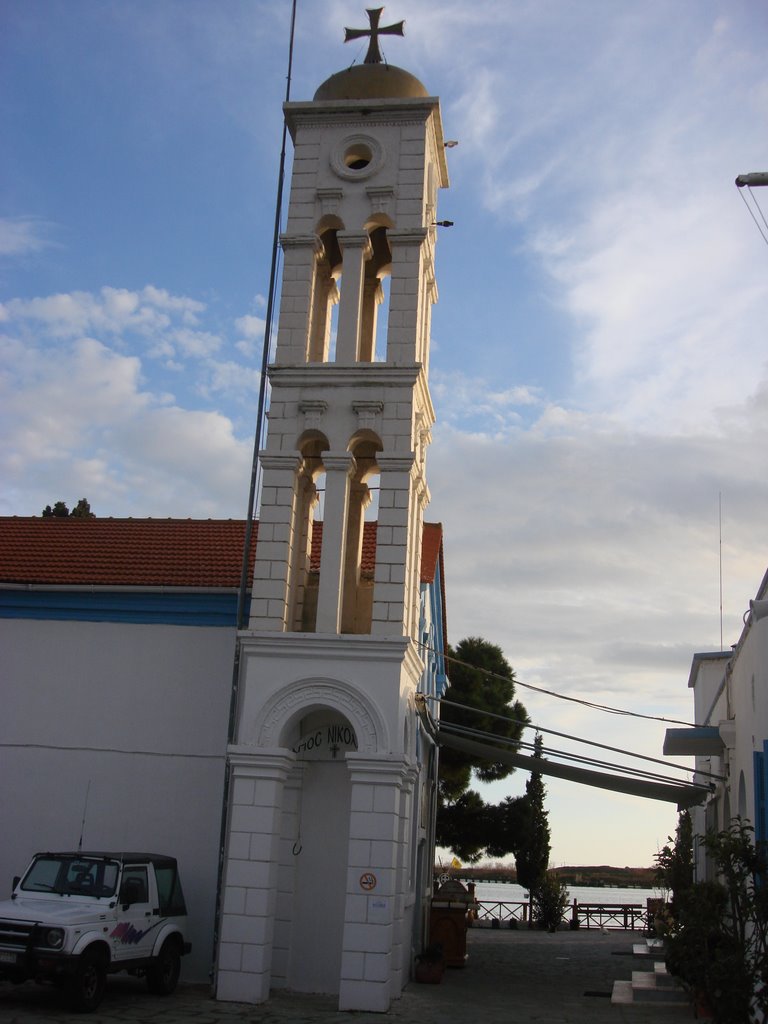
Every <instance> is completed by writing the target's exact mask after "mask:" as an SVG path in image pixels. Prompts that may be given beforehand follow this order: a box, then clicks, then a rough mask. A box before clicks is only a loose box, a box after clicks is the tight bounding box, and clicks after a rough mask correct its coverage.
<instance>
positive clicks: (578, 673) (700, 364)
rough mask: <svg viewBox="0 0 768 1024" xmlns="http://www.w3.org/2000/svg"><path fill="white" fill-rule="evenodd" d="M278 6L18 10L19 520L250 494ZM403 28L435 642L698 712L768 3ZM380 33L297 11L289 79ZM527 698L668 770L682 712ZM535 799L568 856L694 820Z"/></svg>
mask: <svg viewBox="0 0 768 1024" xmlns="http://www.w3.org/2000/svg"><path fill="white" fill-rule="evenodd" d="M289 16H290V3H289V2H288V0H286V2H284V3H277V2H275V0H270V2H266V0H220V2H217V3H213V2H212V0H183V2H182V0H163V3H157V2H155V0H131V2H125V0H122V2H116V0H114V2H111V0H38V2H36V3H34V4H30V3H28V2H26V0H5V3H4V4H3V7H2V12H1V13H0V21H1V22H2V33H0V35H1V37H2V38H1V40H0V137H2V138H3V140H4V145H3V150H4V155H3V164H4V167H3V175H2V179H1V180H0V301H1V303H2V304H1V305H0V476H1V477H2V481H3V483H2V488H1V490H0V514H2V515H32V514H39V512H40V510H41V509H42V508H43V506H44V505H46V504H47V503H49V502H53V501H55V500H58V499H63V500H66V501H68V502H69V503H70V504H71V503H74V502H75V501H76V500H77V499H78V498H80V497H83V496H86V497H88V499H89V500H90V502H91V504H92V507H93V509H94V511H95V512H96V514H97V515H100V516H106V515H133V516H145V515H152V516H169V515H170V516H184V517H186V516H190V517H209V516H214V517H215V516H222V517H241V516H243V515H244V513H245V509H246V504H247V490H248V481H249V464H250V457H251V449H252V438H253V430H254V420H255V404H256V396H257V392H258V384H259V373H258V366H259V363H260V351H261V345H262V337H263V330H264V315H265V300H264V296H265V295H266V292H267V289H268V280H269V259H270V246H271V237H272V226H273V220H274V195H275V187H276V180H277V167H278V155H279V149H280V138H281V131H282V123H281V102H282V99H283V98H284V94H285V89H286V66H287V48H288V26H289ZM384 17H385V20H399V19H400V18H405V19H406V36H405V38H404V39H402V40H399V39H389V40H385V41H384V51H385V56H386V58H387V59H388V60H389V61H390V62H391V63H394V64H399V65H401V66H403V67H406V68H408V69H409V70H410V71H412V72H413V73H415V74H416V75H417V76H418V77H419V78H421V80H422V81H423V82H424V83H425V84H426V85H427V87H428V89H429V91H430V92H431V93H433V94H435V95H439V96H440V97H441V108H442V116H443V123H444V128H445V136H446V138H448V139H456V140H458V142H459V145H458V146H457V147H456V148H453V149H451V150H449V152H448V160H449V171H450V177H451V188H450V190H449V191H447V192H444V193H442V194H441V197H440V207H439V216H440V218H441V219H442V218H447V219H450V220H452V221H454V227H453V228H451V229H450V230H448V229H444V230H441V233H440V238H439V244H438V252H437V259H438V265H437V270H438V282H439V289H440V301H439V304H438V305H437V307H436V308H435V313H434V318H433V354H432V359H431V380H430V383H431V388H432V393H433V399H434V402H435V407H436V411H437V415H438V423H437V425H436V427H435V429H434V432H433V444H432V447H431V449H430V454H429V464H428V467H429V481H430V489H431V493H432V505H431V507H430V509H429V513H428V516H429V518H431V519H433V520H439V521H441V522H443V524H444V527H445V544H446V576H447V597H448V625H449V633H450V638H451V640H452V641H453V642H454V643H455V642H457V641H458V640H459V639H461V638H462V637H464V636H467V635H482V636H484V637H487V638H488V639H490V640H492V641H494V642H496V643H498V644H500V645H501V646H502V647H503V649H504V651H505V653H506V655H507V657H508V659H509V661H510V662H511V664H512V665H513V666H514V668H515V670H516V672H517V675H518V677H519V679H520V681H521V682H525V683H530V684H532V685H534V686H538V687H542V688H544V689H547V690H552V691H556V692H559V693H562V694H565V695H567V696H572V697H579V698H585V699H588V700H591V701H596V702H599V703H606V704H611V705H614V706H616V707H619V708H625V709H628V710H632V711H636V712H638V713H640V714H644V715H656V716H661V717H668V718H674V719H681V720H684V721H687V720H689V719H690V716H691V713H692V702H691V699H690V697H691V695H690V693H689V691H688V689H687V686H686V683H687V679H688V671H689V668H690V661H691V656H692V654H693V653H694V652H696V651H705V650H719V649H720V636H721V618H720V564H721V559H720V552H721V551H722V590H723V602H722V603H723V617H722V624H723V625H722V628H723V643H724V645H725V646H726V647H728V646H729V645H730V644H732V643H735V641H736V640H737V639H738V635H739V632H740V629H741V617H742V614H743V612H744V610H745V609H746V607H747V605H748V601H749V599H750V597H753V596H754V594H755V591H756V589H757V587H758V585H759V583H760V581H761V579H762V577H763V575H764V573H765V570H766V567H768V531H766V528H765V524H766V510H767V509H768V455H767V454H766V452H767V451H768V446H766V443H765V437H766V427H768V369H767V361H768V346H767V345H766V324H768V247H766V244H765V242H764V241H763V239H762V238H761V237H760V234H759V232H758V230H757V228H756V226H755V224H754V223H753V221H752V220H751V218H750V215H749V212H748V211H747V209H746V208H745V203H744V202H743V201H742V199H743V198H744V197H743V196H742V194H741V193H740V192H739V191H738V190H737V189H736V187H735V185H734V178H735V177H736V175H737V174H740V173H745V172H749V171H759V170H768V65H766V62H765V49H766V44H767V43H768V8H766V7H765V6H764V5H762V4H756V3H754V2H753V0H677V2H676V3H674V4H670V3H669V2H668V0H647V2H645V3H643V4H641V5H640V4H631V3H629V2H628V0H627V2H625V0H618V2H617V0H584V2H583V3H580V4H570V3H566V2H564V0H535V2H533V0H515V2H510V0H480V2H479V3H476V4H467V3H465V2H464V0H441V2H439V3H438V2H437V0H403V3H402V4H401V6H400V7H398V6H396V5H395V6H392V5H391V4H390V5H389V6H388V8H387V9H386V11H385V15H384ZM363 24H365V16H364V14H363V10H362V5H360V6H357V5H355V4H353V3H351V2H350V0H330V2H328V0H323V2H322V3H321V2H320V0H299V3H298V16H297V25H296V47H295V56H294V68H293V79H292V83H291V95H292V98H294V99H309V98H311V97H312V95H313V93H314V90H315V88H316V87H317V85H318V84H319V83H320V82H321V81H322V80H324V79H325V78H326V77H327V76H328V75H329V74H331V73H333V72H334V71H337V70H339V69H340V68H342V67H344V66H346V65H348V64H349V63H351V62H352V61H354V60H357V61H360V60H362V58H363V56H364V44H357V43H354V44H348V45H347V46H346V47H345V46H344V45H343V44H342V41H341V40H342V38H343V36H342V28H343V27H344V26H345V25H352V26H358V25H363ZM754 194H755V197H756V198H757V199H758V200H759V201H760V204H761V206H762V209H763V210H764V211H768V190H765V189H764V190H762V194H761V193H760V190H755V193H754ZM721 508H722V515H721V512H720V510H721ZM721 522H722V526H721V525H720V523H721ZM520 696H521V697H522V699H523V700H524V701H525V702H526V705H527V707H528V709H529V712H530V714H531V718H532V719H533V721H534V722H536V723H538V724H540V725H541V726H543V727H546V728H550V729H554V730H558V731H561V732H566V733H572V734H575V735H578V736H583V737H587V738H590V739H593V740H597V741H599V742H602V743H608V744H610V745H615V746H620V747H627V748H629V749H631V750H636V751H639V752H642V753H644V754H648V755H650V756H653V757H661V747H662V742H663V736H664V729H665V726H664V724H663V723H659V722H650V721H645V720H643V719H637V718H631V719H630V718H626V717H618V716H614V715H608V714H605V713H598V712H595V711H588V710H587V709H586V708H583V707H580V706H578V705H575V704H572V703H570V702H564V701H562V700H559V699H557V698H555V697H549V696H546V695H544V694H541V693H538V692H536V691H532V690H527V689H521V690H520ZM552 742H553V743H554V739H553V741H552ZM564 743H565V741H562V742H561V741H558V745H564ZM578 749H580V750H582V749H584V748H581V747H579V748H578ZM524 781H525V780H524V777H523V776H521V775H520V773H516V775H515V776H514V777H513V778H512V780H511V781H510V782H509V783H507V784H505V785H503V786H501V785H499V786H498V787H491V790H490V793H487V795H489V796H492V797H493V798H498V797H500V796H502V795H506V794H507V793H509V792H512V793H516V792H520V791H522V787H523V784H524ZM548 806H549V809H550V820H551V827H552V838H553V851H552V855H553V860H554V861H555V862H556V863H559V864H562V863H613V864H620V865H623V864H649V863H651V862H652V859H653V855H654V853H655V852H656V851H657V849H658V848H659V846H660V845H662V844H663V843H664V842H665V841H666V838H667V836H668V835H669V834H670V833H671V832H672V831H673V830H674V826H675V819H676V815H675V810H674V808H673V807H672V806H671V805H669V806H667V805H664V804H656V803H652V802H650V801H643V800H640V799H637V798H630V797H620V796H616V795H612V794H607V793H603V792H600V791H597V790H594V791H593V790H588V789H585V788H582V787H577V786H575V785H573V784H570V783H564V782H556V781H554V780H553V781H551V782H550V783H549V784H548Z"/></svg>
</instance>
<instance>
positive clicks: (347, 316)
mask: <svg viewBox="0 0 768 1024" xmlns="http://www.w3.org/2000/svg"><path fill="white" fill-rule="evenodd" d="M337 237H338V239H339V243H340V244H341V247H342V250H343V253H344V263H343V267H342V274H341V300H340V303H339V322H338V326H337V333H336V362H337V363H347V364H349V363H356V362H357V361H358V358H359V353H360V328H361V319H362V311H363V280H364V276H365V261H366V260H367V259H370V256H371V240H370V239H369V237H368V235H367V234H365V232H359V231H339V232H338V235H337Z"/></svg>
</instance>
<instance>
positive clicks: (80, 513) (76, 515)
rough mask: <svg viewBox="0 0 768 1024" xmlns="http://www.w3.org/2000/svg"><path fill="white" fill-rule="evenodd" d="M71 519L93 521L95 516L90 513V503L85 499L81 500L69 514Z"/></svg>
mask: <svg viewBox="0 0 768 1024" xmlns="http://www.w3.org/2000/svg"><path fill="white" fill-rule="evenodd" d="M69 514H70V516H71V517H72V519H95V518H96V516H95V515H94V514H93V512H91V503H90V502H89V501H88V499H87V498H81V499H80V501H78V503H77V504H76V505H75V507H74V508H73V509H72V511H71V512H70V513H69Z"/></svg>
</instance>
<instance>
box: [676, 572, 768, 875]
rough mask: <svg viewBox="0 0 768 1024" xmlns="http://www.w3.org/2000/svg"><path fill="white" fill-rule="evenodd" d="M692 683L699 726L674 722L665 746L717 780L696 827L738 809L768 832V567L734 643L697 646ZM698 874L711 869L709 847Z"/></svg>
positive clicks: (701, 776) (714, 825)
mask: <svg viewBox="0 0 768 1024" xmlns="http://www.w3.org/2000/svg"><path fill="white" fill-rule="evenodd" d="M688 685H689V687H691V689H692V690H693V703H694V716H695V717H694V720H695V722H696V723H697V727H696V728H695V729H668V730H667V734H666V739H665V742H664V753H665V754H671V755H677V756H679V755H693V756H695V758H696V770H697V776H696V779H697V781H698V782H700V783H704V784H712V786H713V790H712V795H711V796H710V798H709V800H708V801H707V802H706V804H705V805H703V806H700V807H696V808H694V809H693V810H692V820H693V831H694V835H703V834H704V833H705V832H706V831H707V830H709V829H716V830H720V829H725V828H727V827H728V825H729V823H730V822H731V820H732V818H734V817H736V816H737V815H738V816H739V817H741V818H743V819H746V820H749V822H750V823H751V824H752V825H753V826H754V828H755V836H756V838H757V839H758V840H766V839H768V831H767V830H766V824H767V819H766V801H767V794H768V573H766V576H765V577H764V578H763V581H762V583H761V584H760V587H759V589H758V592H757V595H756V597H755V600H753V601H750V602H749V609H748V611H747V612H746V613H745V616H744V628H743V630H742V633H741V636H740V638H739V641H738V643H737V644H735V645H734V646H733V648H732V649H731V650H728V651H717V652H712V653H705V654H695V655H694V657H693V664H692V666H691V673H690V676H689V679H688ZM696 874H697V878H699V879H705V878H708V877H711V874H710V868H709V866H708V865H707V863H706V861H705V858H704V851H703V849H701V848H699V847H697V850H696Z"/></svg>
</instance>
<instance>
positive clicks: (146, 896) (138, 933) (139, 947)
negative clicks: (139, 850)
mask: <svg viewBox="0 0 768 1024" xmlns="http://www.w3.org/2000/svg"><path fill="white" fill-rule="evenodd" d="M158 910H159V908H158V906H157V894H156V892H155V880H154V877H153V874H152V872H151V871H150V870H149V865H147V864H126V865H125V866H124V868H123V875H122V879H121V881H120V895H119V902H118V905H117V924H116V925H115V927H114V929H113V930H112V932H111V933H110V941H111V943H112V960H113V962H114V963H120V962H123V961H127V960H138V959H143V958H144V957H148V956H150V954H151V953H152V947H153V945H154V942H155V938H156V932H157V927H158V925H159V923H160V917H159V916H158Z"/></svg>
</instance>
